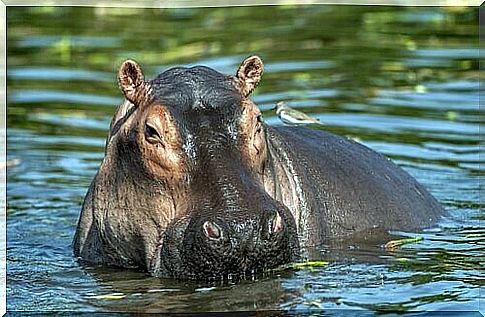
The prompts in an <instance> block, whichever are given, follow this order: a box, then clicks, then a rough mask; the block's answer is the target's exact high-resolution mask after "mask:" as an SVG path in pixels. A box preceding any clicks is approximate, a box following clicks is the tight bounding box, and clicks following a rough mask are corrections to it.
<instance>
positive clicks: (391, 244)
mask: <svg viewBox="0 0 485 317" xmlns="http://www.w3.org/2000/svg"><path fill="white" fill-rule="evenodd" d="M422 240H423V238H422V237H416V238H405V239H399V240H391V241H389V242H387V243H386V244H385V245H384V248H386V250H389V251H392V250H395V249H397V248H398V247H399V246H402V245H404V244H409V243H416V242H419V241H422Z"/></svg>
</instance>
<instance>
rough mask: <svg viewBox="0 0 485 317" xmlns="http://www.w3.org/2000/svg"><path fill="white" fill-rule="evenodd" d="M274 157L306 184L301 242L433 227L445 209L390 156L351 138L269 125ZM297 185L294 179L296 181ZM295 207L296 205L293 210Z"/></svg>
mask: <svg viewBox="0 0 485 317" xmlns="http://www.w3.org/2000/svg"><path fill="white" fill-rule="evenodd" d="M268 143H269V148H270V151H271V153H272V155H273V156H277V157H279V158H280V159H281V158H285V159H282V160H281V161H280V162H281V163H282V164H285V165H292V166H291V169H290V170H291V171H292V174H293V175H292V177H293V179H295V180H296V182H298V183H299V184H298V185H297V186H301V189H300V193H301V194H302V195H303V196H302V197H300V198H299V204H298V208H300V209H302V210H300V211H295V212H294V214H298V213H300V214H299V216H298V217H297V218H298V219H296V220H297V224H298V227H299V228H298V229H299V235H300V236H301V238H302V244H304V245H305V244H306V245H318V244H321V243H326V242H328V239H332V238H342V237H345V236H352V235H354V234H356V235H357V236H358V237H360V238H362V236H361V234H362V235H364V233H366V232H369V231H372V230H374V229H383V230H386V231H387V230H399V231H412V230H416V229H419V228H426V227H429V226H431V225H432V224H433V223H435V222H436V220H437V219H438V218H439V217H440V216H441V215H442V214H443V208H442V207H441V205H440V204H439V203H438V202H437V201H436V199H435V198H433V197H432V196H431V195H430V194H429V193H428V192H427V191H426V189H425V188H424V187H423V186H422V185H420V184H419V183H418V182H417V181H416V180H415V179H414V178H413V177H411V176H410V175H409V174H408V173H407V172H405V171H404V170H403V169H402V168H400V167H398V166H397V165H395V164H394V163H393V162H392V161H391V160H390V159H389V158H387V157H385V156H383V155H381V154H379V153H377V152H375V151H373V150H371V149H369V148H367V147H365V146H363V145H361V144H359V143H357V142H354V141H352V140H349V139H347V138H343V137H339V136H336V135H333V134H331V133H327V132H324V131H320V130H313V129H309V128H304V127H274V128H268ZM294 184H295V183H294ZM290 209H291V208H290Z"/></svg>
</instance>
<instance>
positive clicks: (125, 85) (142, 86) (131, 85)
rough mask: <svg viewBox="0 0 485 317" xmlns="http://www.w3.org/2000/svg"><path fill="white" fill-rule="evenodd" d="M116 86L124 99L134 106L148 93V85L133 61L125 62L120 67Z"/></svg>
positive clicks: (139, 68)
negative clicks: (117, 85)
mask: <svg viewBox="0 0 485 317" xmlns="http://www.w3.org/2000/svg"><path fill="white" fill-rule="evenodd" d="M118 84H119V86H120V88H121V91H122V92H123V94H124V95H125V97H126V99H128V100H129V101H130V102H131V103H133V104H134V105H135V106H138V105H139V101H140V100H141V99H142V98H144V97H146V95H147V93H149V84H148V83H147V82H145V77H144V76H143V72H142V70H141V67H140V66H139V65H138V64H137V63H136V62H135V61H133V60H126V61H124V62H123V64H122V65H121V67H120V70H119V72H118Z"/></svg>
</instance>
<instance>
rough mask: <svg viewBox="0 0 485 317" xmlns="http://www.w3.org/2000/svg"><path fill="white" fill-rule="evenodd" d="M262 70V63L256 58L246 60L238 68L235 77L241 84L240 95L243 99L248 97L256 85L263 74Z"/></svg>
mask: <svg viewBox="0 0 485 317" xmlns="http://www.w3.org/2000/svg"><path fill="white" fill-rule="evenodd" d="M263 68H264V66H263V61H262V60H261V58H259V57H258V56H251V57H248V58H246V59H245V60H244V61H243V62H242V64H241V66H239V69H238V70H237V74H236V77H237V78H238V79H239V80H240V81H241V83H242V84H243V86H242V92H241V93H242V94H243V95H244V97H247V96H249V94H251V92H252V91H253V90H254V88H256V86H257V85H258V83H259V81H260V80H261V75H262V74H263Z"/></svg>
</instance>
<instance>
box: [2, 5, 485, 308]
mask: <svg viewBox="0 0 485 317" xmlns="http://www.w3.org/2000/svg"><path fill="white" fill-rule="evenodd" d="M477 20H478V19H477V10H476V9H471V8H458V7H454V8H391V7H371V6H366V7H351V6H283V7H265V6H261V7H238V8H200V9H196V8H194V9H138V10H133V9H123V8H68V7H66V8H54V7H32V8H22V7H18V8H16V7H9V9H8V158H9V159H18V160H20V164H18V165H16V166H10V167H8V171H7V173H8V186H7V199H8V206H7V213H8V220H7V233H8V248H7V261H8V262H7V263H8V269H7V272H8V277H7V283H8V284H7V295H8V299H7V308H8V309H9V310H29V311H39V310H70V311H72V310H82V311H98V310H108V311H128V310H130V311H133V310H135V311H146V312H160V311H185V312H187V311H223V310H258V309H277V308H283V309H297V310H298V309H303V310H307V309H325V310H326V311H328V309H342V308H343V309H360V310H362V309H365V310H371V311H389V310H397V311H408V310H477V309H478V297H479V289H480V287H483V273H482V272H481V271H480V268H481V267H482V266H483V256H482V253H483V251H484V247H483V246H484V242H485V238H484V237H485V231H484V229H483V227H481V226H480V223H479V221H480V220H483V219H484V217H483V213H481V212H480V209H481V208H483V206H482V204H481V201H480V199H479V189H480V187H479V180H480V178H481V177H483V175H484V174H483V166H482V165H481V163H483V162H482V161H481V158H480V156H479V149H478V144H479V133H478V132H479V131H478V125H479V123H480V121H481V120H480V115H481V112H480V111H479V109H478V92H479V87H478V46H477V45H478V41H477V38H478V28H477V25H478V22H477ZM250 54H259V55H260V56H262V58H263V60H264V61H265V66H266V67H265V74H264V77H263V80H262V82H261V85H260V87H259V88H258V89H257V90H256V92H255V95H254V100H255V102H256V103H257V104H258V105H259V106H260V108H261V109H262V110H263V114H264V118H265V120H266V122H268V123H269V124H273V125H278V124H281V123H280V122H279V120H278V119H277V117H276V116H275V114H274V111H273V110H271V108H272V107H273V106H274V104H275V103H276V102H277V101H286V102H287V103H288V104H289V105H290V106H293V107H297V108H299V109H300V110H302V111H305V112H307V113H310V114H312V115H313V116H315V117H318V118H319V119H320V120H321V122H323V123H324V125H323V126H320V127H316V128H321V129H324V130H327V131H330V132H333V133H337V134H340V135H345V136H348V137H351V138H354V139H356V140H358V141H359V142H361V143H363V144H366V145H367V146H369V147H371V148H374V149H376V150H378V151H380V152H381V153H384V154H385V155H387V156H389V157H391V158H392V159H393V160H394V161H395V162H396V163H398V164H399V165H401V166H403V167H404V168H405V169H406V170H407V171H409V172H410V173H411V174H412V175H413V176H415V177H416V178H417V179H418V180H419V181H420V182H422V183H423V184H424V185H425V186H426V187H427V188H428V189H429V190H430V191H431V192H432V193H433V194H434V195H435V196H436V197H437V198H438V199H439V200H440V201H441V202H442V203H443V204H444V205H445V207H446V208H447V210H448V211H449V213H450V215H449V217H447V218H445V219H443V220H442V221H441V223H440V225H439V226H438V227H437V228H433V229H430V230H428V231H425V232H423V233H419V234H418V233H402V232H395V233H392V234H394V235H399V236H410V237H415V236H418V237H422V238H424V239H423V241H421V242H420V243H416V244H411V245H406V246H404V247H402V248H400V249H398V250H395V251H385V250H384V249H383V248H382V246H381V245H380V243H379V242H375V243H373V244H371V245H355V246H353V247H352V248H350V249H349V248H346V249H343V250H342V249H336V248H335V247H331V246H322V247H321V248H319V249H316V250H313V252H312V256H313V257H314V258H315V259H325V260H328V261H330V265H329V266H328V267H325V268H319V269H313V270H300V271H293V272H283V273H280V274H273V275H267V276H258V277H253V278H252V279H248V280H245V281H239V282H235V281H226V282H222V283H216V282H214V283H212V284H211V283H209V284H207V283H197V282H177V281H171V280H163V279H156V278H151V277H149V276H147V275H146V274H144V273H140V272H134V271H130V270H120V269H109V268H89V267H88V268H85V267H81V266H80V265H79V263H78V262H77V261H76V260H75V259H74V258H73V256H72V250H71V246H70V243H71V239H72V236H73V234H74V231H75V226H76V221H77V217H78V213H79V210H80V205H81V203H82V199H83V197H84V194H85V192H86V190H87V187H88V186H89V183H90V181H91V179H92V177H93V176H94V174H95V173H96V171H97V168H98V165H99V163H100V161H101V159H102V157H103V146H104V138H105V137H106V134H107V128H108V126H109V122H110V119H111V116H112V114H113V112H114V109H115V106H117V105H118V104H119V103H120V101H121V94H120V93H119V91H118V89H117V85H116V81H115V74H116V70H117V68H118V67H119V65H120V64H121V62H122V60H124V59H126V58H133V59H136V60H138V61H139V62H140V64H142V65H143V68H144V69H145V70H146V73H147V77H153V76H155V75H156V74H157V73H158V72H160V71H162V70H164V69H166V68H169V67H171V66H174V65H196V64H204V65H207V66H210V67H213V68H215V69H217V70H219V71H221V72H224V73H230V74H232V73H234V72H235V70H236V69H237V66H238V64H239V62H240V61H241V60H242V59H244V57H246V56H248V55H250ZM330 312H331V311H330Z"/></svg>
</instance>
